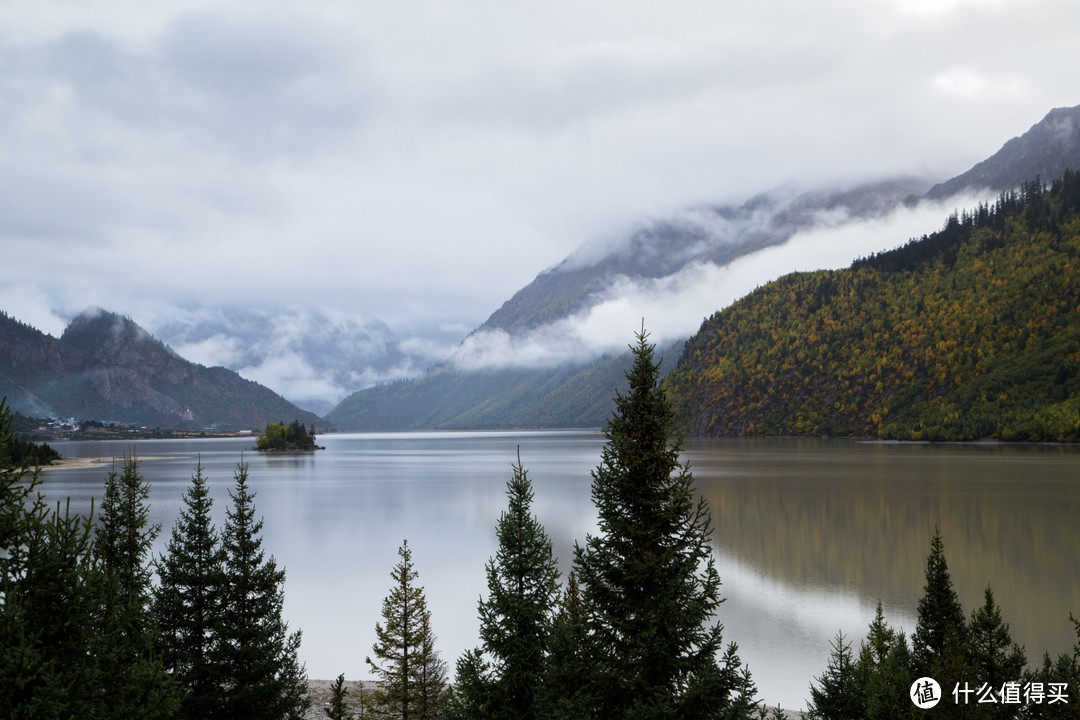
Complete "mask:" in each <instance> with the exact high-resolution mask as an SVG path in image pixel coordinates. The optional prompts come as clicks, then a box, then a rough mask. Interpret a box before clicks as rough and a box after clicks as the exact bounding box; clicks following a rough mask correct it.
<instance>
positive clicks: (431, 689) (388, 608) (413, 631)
mask: <svg viewBox="0 0 1080 720" xmlns="http://www.w3.org/2000/svg"><path fill="white" fill-rule="evenodd" d="M398 556H399V557H400V558H401V560H400V561H399V562H398V563H397V564H396V565H395V566H394V568H393V570H392V571H391V572H390V578H391V580H392V581H393V585H392V586H391V588H390V594H389V595H387V596H386V598H385V599H384V600H383V606H382V618H383V620H382V622H379V623H376V624H375V636H376V641H375V644H374V645H373V646H372V653H373V654H374V656H375V658H377V660H372V658H371V656H368V657H367V658H366V660H367V664H368V667H369V668H370V669H371V672H372V673H373V674H374V675H375V676H376V678H378V686H377V688H376V690H375V692H374V693H373V694H372V705H373V706H374V707H373V709H374V710H375V712H376V714H377V715H378V716H381V717H391V718H401V720H431V719H433V718H436V717H438V716H439V713H440V712H441V711H442V703H443V699H444V695H445V693H446V666H445V664H444V663H443V661H442V659H441V657H440V656H439V653H438V652H437V651H436V650H435V636H434V635H433V633H432V631H431V611H429V610H428V607H427V599H426V598H425V597H424V588H423V587H422V586H420V585H417V584H416V580H417V579H418V577H419V575H418V573H417V572H416V569H415V568H414V566H413V562H412V551H411V550H410V549H409V543H408V540H406V541H403V542H402V544H401V547H400V548H398Z"/></svg>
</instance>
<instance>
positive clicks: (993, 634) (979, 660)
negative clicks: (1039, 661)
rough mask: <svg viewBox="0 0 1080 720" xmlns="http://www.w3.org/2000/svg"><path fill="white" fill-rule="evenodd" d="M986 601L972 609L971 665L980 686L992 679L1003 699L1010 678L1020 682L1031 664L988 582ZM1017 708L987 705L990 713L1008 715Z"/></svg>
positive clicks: (986, 714) (973, 675) (999, 697)
mask: <svg viewBox="0 0 1080 720" xmlns="http://www.w3.org/2000/svg"><path fill="white" fill-rule="evenodd" d="M983 597H984V602H983V605H982V606H981V607H979V608H978V609H976V610H974V611H972V613H971V623H970V625H968V657H967V661H968V662H967V667H968V672H969V675H970V677H971V679H972V680H973V681H974V685H975V686H976V687H978V686H980V685H982V684H983V683H989V685H990V687H991V688H993V689H994V697H996V698H997V699H998V702H999V703H1001V689H1002V687H1003V686H1004V684H1005V683H1006V682H1016V681H1018V680H1019V679H1020V676H1021V673H1022V672H1023V671H1024V669H1025V667H1026V666H1027V658H1026V657H1025V655H1024V650H1023V648H1021V647H1020V646H1019V645H1017V644H1016V643H1014V642H1013V640H1012V636H1010V635H1009V624H1008V623H1006V622H1005V621H1004V620H1003V619H1002V617H1001V608H1000V607H998V604H997V603H996V602H995V601H994V593H993V591H992V590H991V589H990V586H989V585H987V586H986V591H985V593H984V596H983ZM1013 710H1014V708H1011V707H1009V705H1006V704H997V705H993V706H990V707H987V708H984V713H985V716H986V717H989V718H1008V717H1011V715H1012V714H1013Z"/></svg>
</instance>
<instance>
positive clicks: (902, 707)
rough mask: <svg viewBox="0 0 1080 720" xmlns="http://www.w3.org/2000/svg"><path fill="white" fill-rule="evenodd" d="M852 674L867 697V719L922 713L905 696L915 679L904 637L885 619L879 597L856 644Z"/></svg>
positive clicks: (895, 718)
mask: <svg viewBox="0 0 1080 720" xmlns="http://www.w3.org/2000/svg"><path fill="white" fill-rule="evenodd" d="M855 675H856V678H857V682H858V684H859V685H860V686H861V688H862V691H863V694H864V695H865V697H866V713H865V717H866V720H898V719H899V718H905V717H909V716H911V715H914V714H916V713H920V712H922V711H921V710H919V709H918V708H916V706H915V705H914V704H913V703H912V702H911V699H910V698H909V697H908V695H907V690H908V688H910V687H911V683H912V682H913V681H914V680H915V677H914V676H912V674H911V651H910V650H909V649H908V645H907V637H906V636H905V635H904V632H903V630H894V629H893V628H891V627H890V626H889V624H888V623H887V622H885V613H884V611H883V610H882V609H881V601H880V600H879V601H878V604H877V612H876V613H875V615H874V619H873V621H871V623H870V628H869V631H868V633H867V635H866V639H865V640H864V641H863V643H862V645H861V646H860V647H859V658H858V660H857V661H856V663H855Z"/></svg>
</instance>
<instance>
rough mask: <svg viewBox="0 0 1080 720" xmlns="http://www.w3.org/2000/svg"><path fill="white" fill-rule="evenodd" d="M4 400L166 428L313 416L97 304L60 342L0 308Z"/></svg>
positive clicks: (41, 412) (23, 407) (28, 408)
mask: <svg viewBox="0 0 1080 720" xmlns="http://www.w3.org/2000/svg"><path fill="white" fill-rule="evenodd" d="M0 396H7V397H8V404H9V405H10V406H11V407H12V408H14V409H16V410H19V411H20V412H22V413H23V414H26V415H32V416H35V417H77V418H81V419H94V420H116V421H120V422H130V423H136V424H142V425H147V426H152V427H153V426H156V427H161V428H191V429H201V428H204V427H209V426H213V427H220V428H255V427H263V426H265V425H266V423H268V422H278V421H282V420H292V419H298V420H299V421H301V422H303V423H305V424H314V425H316V426H317V427H320V428H324V427H326V423H324V422H323V421H322V420H321V419H320V418H319V417H317V416H316V415H314V414H312V413H308V412H305V411H303V410H300V409H299V408H297V407H296V406H295V405H293V404H292V403H290V402H289V401H287V400H285V399H284V398H282V397H281V396H280V395H277V394H276V393H274V392H273V391H271V390H269V389H268V388H265V387H263V386H262V385H259V384H258V383H254V382H251V381H250V380H245V379H244V378H242V377H240V376H239V375H237V374H236V373H235V372H233V371H232V370H227V369H225V368H222V367H212V368H207V367H203V366H202V365H196V364H195V363H191V362H188V361H187V360H185V359H184V358H182V357H180V356H179V355H177V354H176V353H175V352H173V351H172V350H171V349H170V348H169V347H167V346H166V345H165V344H163V343H161V342H160V341H158V340H156V339H155V338H153V337H152V336H151V335H150V334H149V333H147V332H146V331H145V330H143V329H142V328H141V327H139V326H138V325H137V324H136V323H135V322H133V321H132V320H131V319H129V318H126V317H121V316H119V315H116V314H113V313H109V312H105V311H101V310H93V311H88V312H85V313H83V314H81V315H79V316H78V317H76V318H75V319H74V320H72V321H71V324H69V325H68V327H67V329H66V330H65V331H64V334H63V335H62V336H61V337H60V338H59V339H57V338H54V337H52V336H51V335H46V334H45V333H42V332H40V331H39V330H36V329H34V328H32V327H30V326H29V325H26V324H24V323H21V322H19V321H18V320H15V319H14V318H11V317H9V316H8V315H7V314H6V313H2V312H0Z"/></svg>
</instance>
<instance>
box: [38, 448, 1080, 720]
mask: <svg viewBox="0 0 1080 720" xmlns="http://www.w3.org/2000/svg"><path fill="white" fill-rule="evenodd" d="M319 441H320V443H321V444H324V445H326V447H327V449H326V450H325V451H321V452H319V453H316V454H314V455H262V454H256V453H254V452H250V448H251V446H252V445H253V444H254V443H253V441H252V440H251V439H234V440H205V441H185V442H180V441H140V442H139V443H138V444H137V445H135V446H131V445H129V444H126V443H114V444H104V443H61V444H60V445H59V449H60V450H61V451H62V452H63V453H64V454H65V456H76V455H82V456H119V455H120V454H122V453H124V452H130V451H131V450H132V449H134V450H135V452H136V453H137V454H138V456H139V457H141V458H142V461H143V471H144V475H145V476H146V477H147V478H149V479H150V480H151V483H152V488H151V503H152V520H153V521H154V522H160V523H161V524H162V525H163V527H164V528H165V533H163V536H162V537H161V538H160V539H159V541H158V544H157V545H158V548H157V549H158V551H160V550H161V549H162V548H163V547H164V542H165V537H166V536H167V533H168V530H169V529H170V528H171V526H172V524H173V522H174V521H175V518H176V516H177V514H178V512H179V509H180V504H181V497H182V494H183V492H184V490H185V489H186V488H187V485H188V482H189V480H190V476H191V473H192V471H193V468H194V466H195V462H196V458H197V457H200V456H201V458H202V463H203V465H204V467H205V472H206V475H207V477H208V478H209V485H210V491H211V495H212V497H213V498H214V502H215V508H214V510H215V519H216V521H217V522H218V524H219V525H220V524H222V523H223V522H224V514H225V508H226V506H227V505H228V490H229V488H230V487H231V485H232V473H233V469H234V467H235V465H236V463H237V461H238V460H239V459H240V453H241V452H242V451H248V452H246V453H245V455H244V458H245V459H246V460H247V461H248V462H249V463H250V466H251V467H250V481H251V484H252V487H253V488H254V489H255V491H256V493H257V497H256V501H255V504H256V510H257V512H259V513H260V514H262V515H264V516H265V519H266V525H265V529H264V533H265V537H264V540H265V549H266V551H267V552H268V553H269V554H273V555H274V556H275V557H276V559H277V560H278V562H279V563H281V564H282V565H283V566H284V567H285V568H286V571H287V584H286V592H285V603H286V604H285V612H286V615H287V618H288V619H289V622H290V624H291V626H292V627H294V628H300V629H302V630H303V633H304V636H303V637H304V640H303V645H302V649H301V655H302V657H303V659H304V660H305V661H306V663H307V666H308V671H309V674H310V675H311V676H312V677H324V678H331V677H336V676H337V674H338V673H341V672H344V673H345V674H346V676H347V677H349V678H357V677H362V676H365V675H366V667H365V666H364V664H363V658H364V656H365V655H366V654H368V653H369V652H370V648H371V644H372V642H373V641H374V625H375V622H376V620H378V618H379V610H380V604H381V601H382V598H383V597H384V596H385V594H386V592H387V590H388V589H389V581H390V578H389V573H390V569H391V567H392V566H393V564H394V562H395V560H396V558H397V556H396V550H397V547H398V546H399V545H400V543H401V540H402V539H403V538H406V537H407V538H408V539H409V544H410V546H411V547H412V548H413V551H414V559H415V561H416V566H417V569H418V571H419V573H420V580H421V582H422V583H423V584H424V586H425V587H426V591H427V595H428V600H429V605H430V607H431V608H432V613H433V626H434V628H435V631H436V633H437V634H438V635H439V641H440V646H441V648H442V651H443V653H444V656H445V657H446V658H447V659H449V660H450V662H451V664H452V663H453V660H454V659H455V658H456V657H457V656H458V655H459V654H460V653H461V652H463V651H464V650H466V649H468V648H470V647H473V646H475V644H476V643H477V631H478V623H477V620H476V604H477V601H478V599H479V597H480V594H481V593H482V592H483V591H484V590H485V587H486V585H485V578H484V564H485V562H486V561H487V560H488V558H489V557H490V556H491V555H492V554H493V553H494V552H495V549H496V548H495V536H494V526H495V522H496V520H497V518H498V516H499V513H500V512H502V510H503V509H504V508H505V502H506V501H505V488H506V482H507V480H509V479H510V477H511V471H510V467H511V463H512V462H513V461H514V460H515V458H516V450H517V447H518V446H520V447H521V453H522V460H523V462H524V464H525V467H526V468H527V469H528V471H529V475H530V478H531V479H532V480H533V483H534V488H535V495H536V497H535V504H534V510H535V512H536V513H537V515H538V516H539V518H540V520H541V522H543V523H544V525H545V527H546V528H547V530H548V532H549V534H550V535H551V536H552V539H553V542H554V544H555V549H556V552H557V554H558V556H559V559H560V564H561V566H562V569H563V571H564V573H565V572H566V571H567V570H568V569H569V567H570V559H571V557H572V547H573V543H574V542H575V541H583V540H584V538H585V535H586V533H588V532H594V531H595V510H594V508H593V506H592V501H591V496H590V487H589V484H590V471H591V470H592V468H594V467H595V465H596V464H597V462H598V461H599V457H600V449H601V447H602V445H603V437H602V436H601V435H600V434H598V433H577V432H573V433H427V434H422V433H417V434H372V435H324V436H320V440H319ZM685 457H686V458H687V459H688V460H689V461H690V462H691V463H692V466H693V471H694V476H695V479H696V481H697V486H698V490H699V491H700V492H701V493H702V494H703V495H705V497H706V498H707V499H708V501H709V504H710V506H711V508H712V512H713V517H714V525H715V528H716V531H715V544H716V549H717V553H718V558H719V560H718V568H719V571H720V574H721V577H722V579H723V582H724V587H723V594H724V596H725V597H726V598H727V601H726V602H725V603H724V604H723V605H722V606H721V611H720V615H719V617H720V620H721V621H722V622H723V623H724V625H725V639H726V640H735V641H737V642H738V644H739V646H740V655H741V656H742V657H743V659H744V660H745V661H747V662H748V663H749V664H750V667H751V670H752V671H753V674H754V678H755V680H756V682H757V684H758V687H759V689H760V691H761V694H762V695H763V696H764V697H765V698H767V699H768V700H769V701H770V702H780V703H782V704H783V705H784V707H788V708H800V707H802V706H803V704H804V702H805V698H806V697H807V695H808V686H809V683H810V680H811V678H812V677H813V676H814V675H818V674H820V673H821V672H822V670H823V669H824V667H825V661H826V658H827V656H828V652H829V640H830V639H831V637H832V636H833V635H834V634H835V633H836V631H837V630H838V629H842V630H843V631H844V632H845V634H847V635H849V636H850V638H851V639H852V640H854V644H855V646H857V645H858V641H859V639H861V637H862V636H863V634H864V633H865V630H866V626H867V624H868V623H869V621H870V619H871V618H872V617H873V612H874V607H875V605H876V603H877V601H878V599H881V601H882V602H883V604H884V607H885V612H886V616H887V618H888V619H889V621H890V622H891V623H893V624H895V625H903V626H905V627H907V628H908V629H909V630H910V629H911V628H912V626H913V623H914V612H915V606H916V603H917V601H918V597H919V595H920V594H921V591H922V583H923V568H924V563H925V558H926V554H927V552H928V549H929V542H930V537H931V535H932V534H933V530H934V527H935V526H938V527H940V528H941V531H942V533H943V536H944V539H945V547H946V553H947V555H948V560H949V565H950V569H951V570H952V573H953V578H954V581H955V583H956V585H957V589H958V592H959V593H960V597H961V601H962V602H963V603H964V606H965V608H966V609H967V611H968V612H970V611H971V610H972V609H973V608H974V607H975V606H976V604H977V603H979V602H980V601H981V597H982V589H983V588H984V587H985V585H986V583H988V582H989V583H990V584H991V585H992V586H993V588H994V592H995V596H996V597H997V600H998V602H999V603H1000V604H1001V606H1002V609H1003V612H1004V616H1005V619H1006V621H1007V622H1009V623H1011V625H1012V629H1013V635H1014V638H1016V639H1017V640H1018V641H1020V642H1022V643H1024V644H1025V645H1026V646H1027V648H1028V656H1029V660H1034V659H1035V658H1037V657H1038V656H1040V655H1041V653H1042V652H1043V651H1045V650H1048V651H1051V652H1054V653H1056V652H1059V651H1063V650H1065V649H1066V648H1067V647H1068V646H1069V645H1070V643H1071V634H1070V631H1071V626H1070V625H1069V624H1068V622H1067V618H1068V614H1069V612H1070V611H1072V612H1074V613H1076V612H1080V576H1078V574H1077V572H1076V568H1077V565H1078V560H1080V530H1078V529H1077V528H1078V526H1077V524H1076V518H1077V517H1080V513H1078V510H1080V453H1078V451H1077V450H1076V449H1075V448H1071V447H1002V446H970V445H966V446H930V445H888V444H865V443H855V442H846V441H817V440H761V441H692V442H690V443H688V445H687V447H686V453H685ZM105 472H107V470H103V469H102V468H97V469H90V470H59V471H50V472H48V473H47V474H46V476H45V481H46V485H45V488H46V491H47V493H48V495H49V496H50V497H52V498H56V499H59V498H63V497H66V496H71V497H72V498H73V507H75V508H76V509H82V510H86V509H88V508H89V502H90V497H91V495H100V491H101V487H102V482H103V480H104V476H105Z"/></svg>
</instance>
